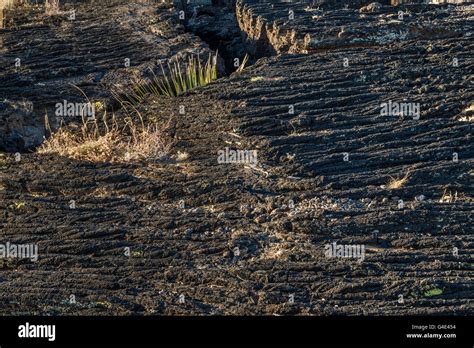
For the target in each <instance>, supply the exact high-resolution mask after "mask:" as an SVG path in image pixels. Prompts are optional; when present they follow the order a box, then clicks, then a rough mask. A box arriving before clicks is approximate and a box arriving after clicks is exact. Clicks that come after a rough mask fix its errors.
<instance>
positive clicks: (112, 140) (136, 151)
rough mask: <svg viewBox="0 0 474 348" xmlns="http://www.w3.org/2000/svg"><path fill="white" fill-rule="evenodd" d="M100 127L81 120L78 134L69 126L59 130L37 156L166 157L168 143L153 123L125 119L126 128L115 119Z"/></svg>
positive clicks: (104, 159) (96, 158)
mask: <svg viewBox="0 0 474 348" xmlns="http://www.w3.org/2000/svg"><path fill="white" fill-rule="evenodd" d="M102 121H103V124H102V125H100V124H99V123H98V122H97V120H93V121H86V120H83V125H82V127H81V131H80V132H77V131H75V130H74V129H72V128H70V127H63V128H60V129H59V130H58V131H57V132H56V133H54V134H53V135H52V136H51V137H50V138H49V139H48V140H47V141H46V142H45V143H44V144H43V145H42V146H41V147H40V148H39V150H38V153H40V154H58V155H60V156H65V157H68V158H73V159H76V160H83V161H90V162H127V161H134V160H136V161H140V160H159V159H161V158H163V157H165V156H166V155H167V153H168V152H169V150H170V148H171V142H169V141H167V140H166V137H165V133H164V131H162V130H160V129H159V126H158V125H157V124H156V123H155V124H152V125H148V126H145V125H144V123H143V120H141V123H140V125H139V126H137V125H136V124H135V122H133V120H132V118H131V117H128V118H127V119H126V122H125V126H123V127H120V126H119V125H118V122H117V120H116V119H115V116H113V117H112V120H107V116H106V113H105V114H104V117H103V120H102Z"/></svg>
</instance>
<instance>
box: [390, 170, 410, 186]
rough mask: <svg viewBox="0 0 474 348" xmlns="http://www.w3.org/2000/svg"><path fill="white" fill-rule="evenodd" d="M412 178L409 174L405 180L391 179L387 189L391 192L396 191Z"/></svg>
mask: <svg viewBox="0 0 474 348" xmlns="http://www.w3.org/2000/svg"><path fill="white" fill-rule="evenodd" d="M409 178H410V173H407V174H406V175H405V176H404V177H403V178H393V177H390V181H389V182H388V184H387V188H388V189H390V190H396V189H399V188H402V187H404V186H405V184H406V183H407V182H408V179H409Z"/></svg>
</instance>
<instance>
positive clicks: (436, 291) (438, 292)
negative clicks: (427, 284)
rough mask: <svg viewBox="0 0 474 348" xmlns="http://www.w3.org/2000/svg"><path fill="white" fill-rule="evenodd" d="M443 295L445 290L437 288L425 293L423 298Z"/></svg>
mask: <svg viewBox="0 0 474 348" xmlns="http://www.w3.org/2000/svg"><path fill="white" fill-rule="evenodd" d="M442 293H443V290H441V289H437V288H435V289H430V290H428V291H425V292H424V294H423V296H425V297H432V296H438V295H441V294H442Z"/></svg>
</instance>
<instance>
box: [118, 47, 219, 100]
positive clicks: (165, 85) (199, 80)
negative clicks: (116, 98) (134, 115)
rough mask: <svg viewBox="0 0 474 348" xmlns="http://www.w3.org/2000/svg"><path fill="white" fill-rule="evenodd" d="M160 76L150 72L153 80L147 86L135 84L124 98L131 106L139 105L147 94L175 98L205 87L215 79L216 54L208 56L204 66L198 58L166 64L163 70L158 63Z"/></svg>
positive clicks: (192, 57)
mask: <svg viewBox="0 0 474 348" xmlns="http://www.w3.org/2000/svg"><path fill="white" fill-rule="evenodd" d="M160 67H161V72H162V76H157V75H156V74H155V72H153V71H152V74H153V80H152V81H151V83H148V84H136V85H135V86H133V88H132V92H131V93H130V94H128V95H127V96H126V97H125V98H126V99H127V101H128V102H130V103H132V104H133V105H136V104H139V103H141V102H142V101H143V99H144V98H145V97H146V96H147V95H148V94H155V95H166V96H170V97H176V96H178V95H180V94H183V93H185V92H187V91H190V90H192V89H194V88H197V87H201V86H206V85H207V84H209V83H210V82H212V81H213V80H216V79H217V53H216V55H215V56H212V55H211V54H210V55H209V58H208V60H207V62H206V64H204V65H203V64H201V60H200V59H199V55H198V56H191V57H190V58H189V59H188V61H187V62H186V63H184V64H183V63H180V62H178V61H175V62H173V63H170V62H168V63H167V67H168V69H165V67H164V66H163V64H162V63H160Z"/></svg>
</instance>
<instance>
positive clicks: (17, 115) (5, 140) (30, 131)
mask: <svg viewBox="0 0 474 348" xmlns="http://www.w3.org/2000/svg"><path fill="white" fill-rule="evenodd" d="M44 135H45V131H44V125H43V124H41V123H40V122H39V121H38V118H37V117H36V116H35V114H34V112H33V104H32V103H31V102H28V101H10V100H3V101H0V150H2V151H6V152H16V151H25V150H28V149H31V148H34V147H36V146H38V145H40V144H41V142H42V141H43V137H44Z"/></svg>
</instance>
